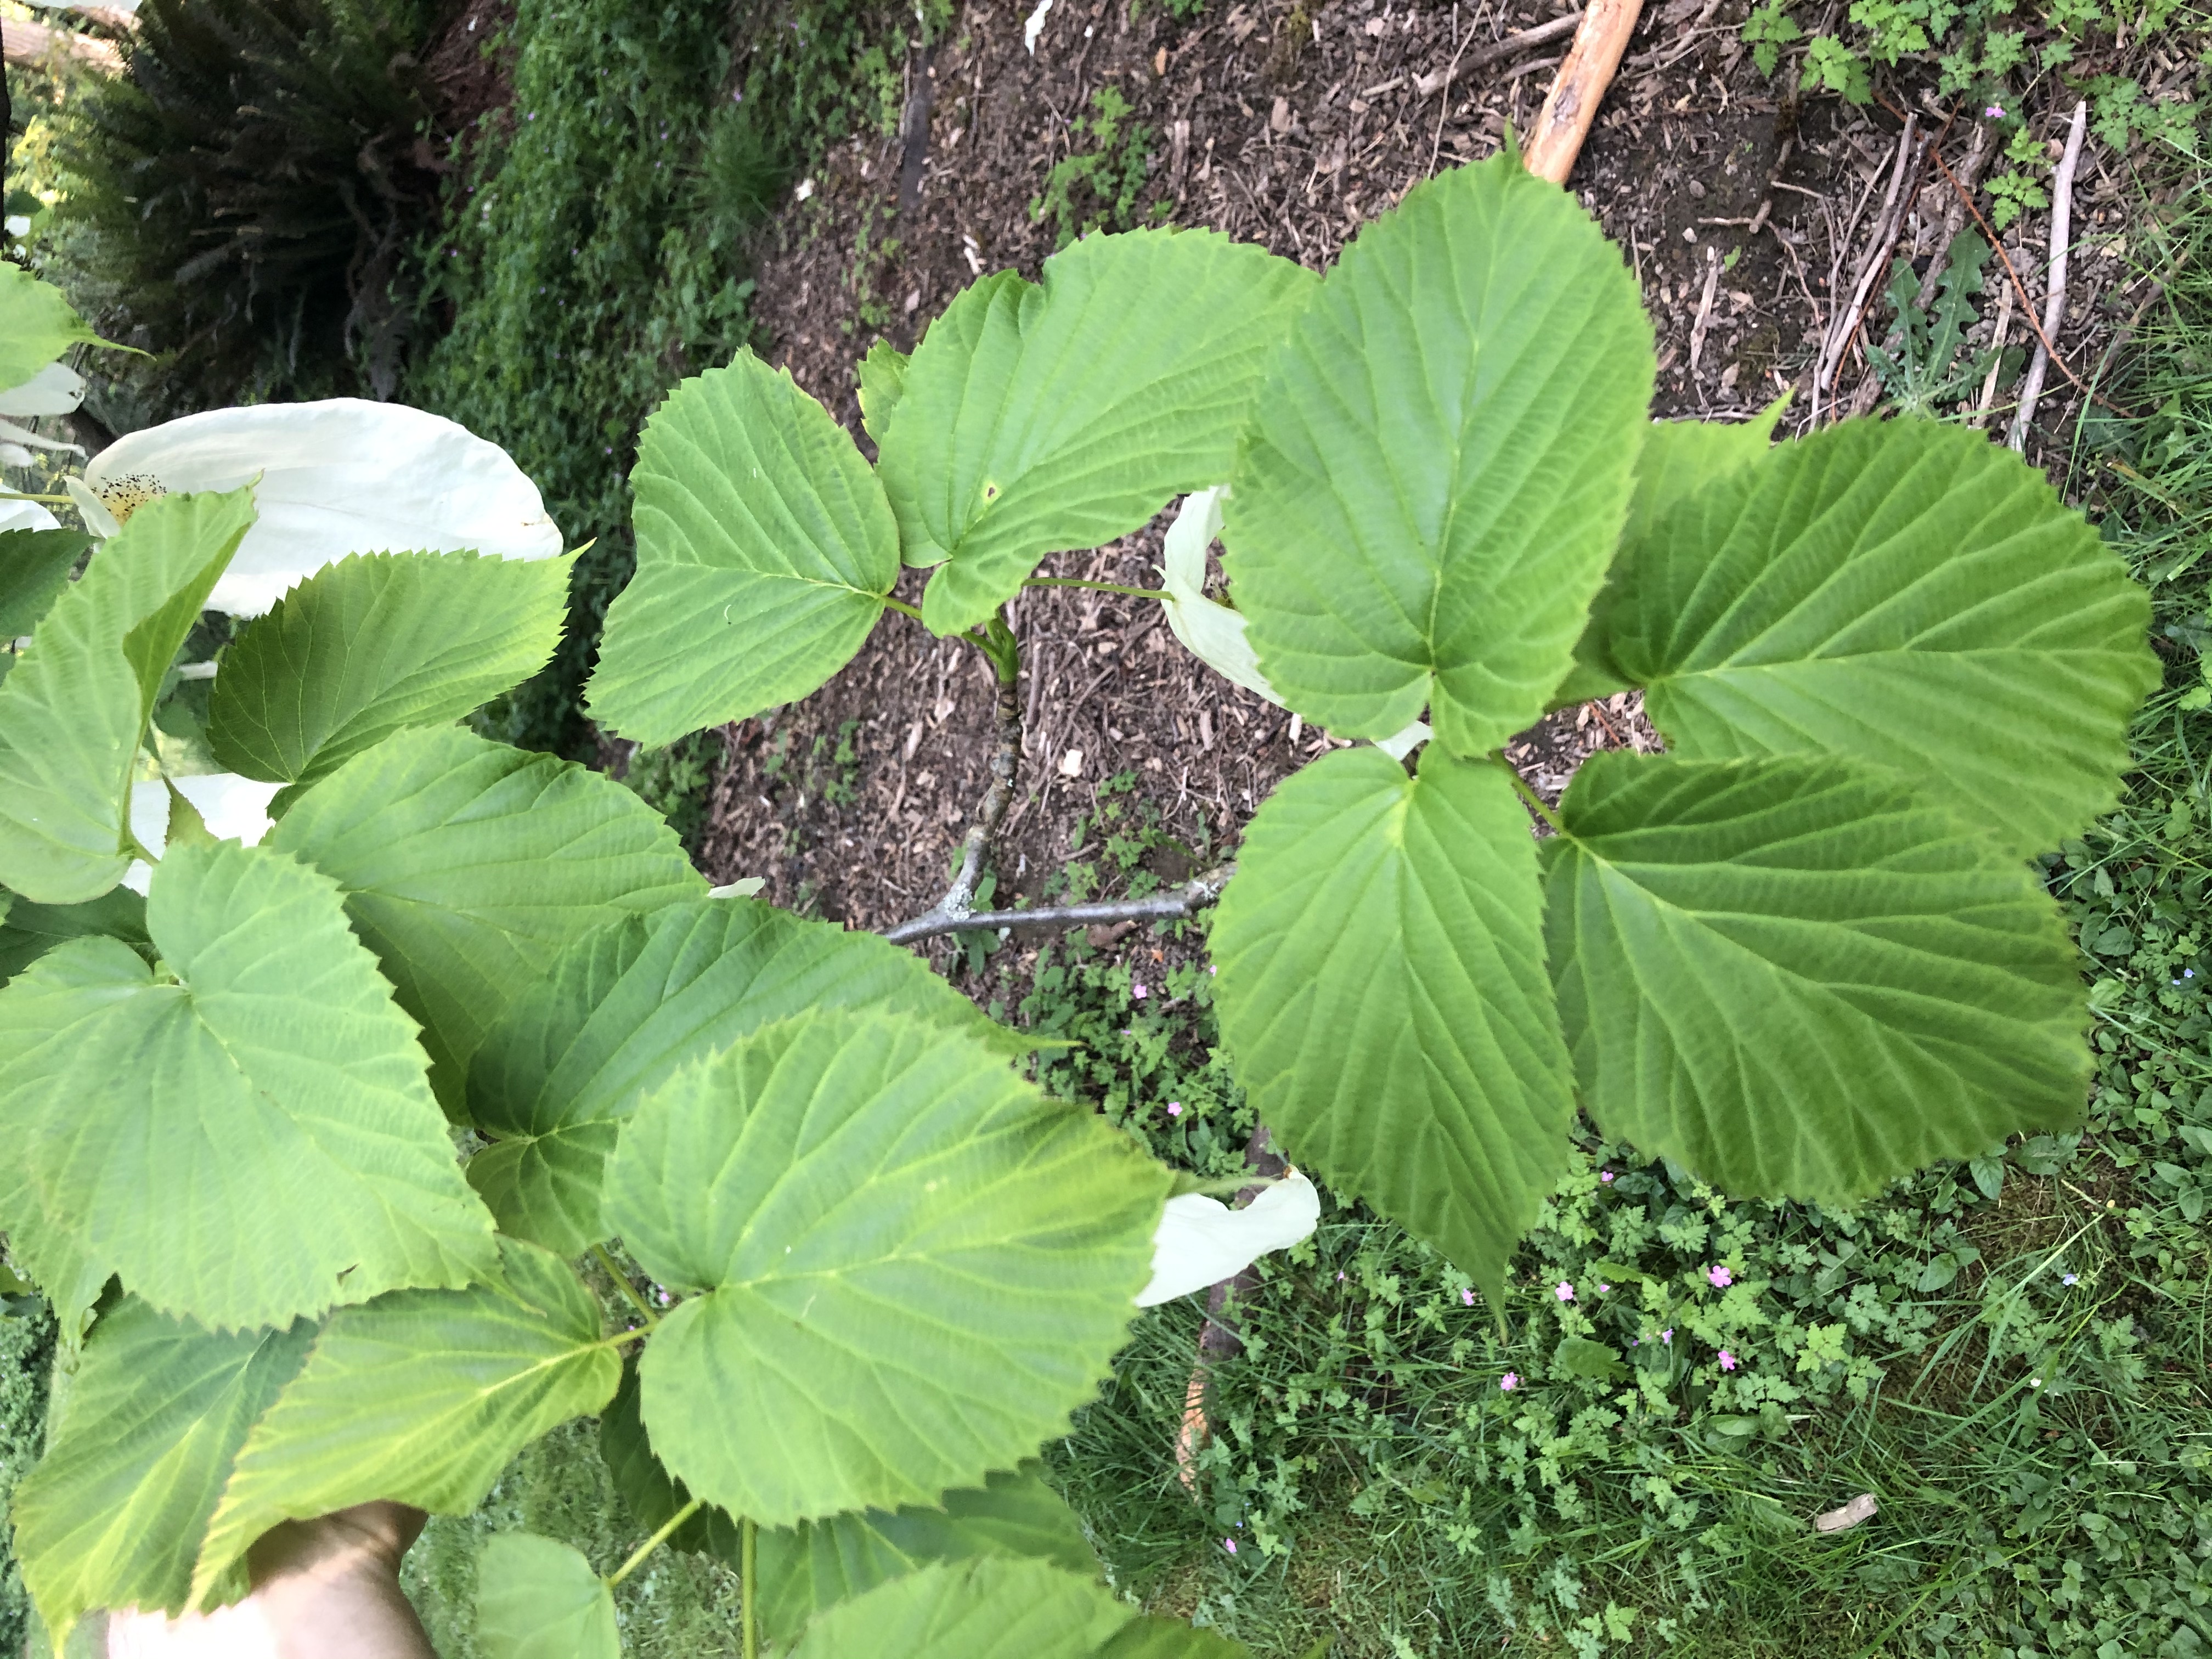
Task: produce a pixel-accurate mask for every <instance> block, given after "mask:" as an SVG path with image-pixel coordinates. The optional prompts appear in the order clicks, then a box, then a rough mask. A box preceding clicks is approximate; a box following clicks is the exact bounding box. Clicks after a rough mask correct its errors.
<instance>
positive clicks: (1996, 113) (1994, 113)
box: [1982, 104, 2004, 121]
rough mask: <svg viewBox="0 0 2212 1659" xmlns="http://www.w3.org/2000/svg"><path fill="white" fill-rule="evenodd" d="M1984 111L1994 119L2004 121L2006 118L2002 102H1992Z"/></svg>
mask: <svg viewBox="0 0 2212 1659" xmlns="http://www.w3.org/2000/svg"><path fill="white" fill-rule="evenodd" d="M1982 113H1983V114H1984V115H1985V116H1987V117H1988V118H1990V120H1992V121H2002V120H2003V119H2004V106H2003V105H2002V104H1991V105H1990V106H1989V107H1988V108H1987V109H1985V110H1984V111H1983V112H1982Z"/></svg>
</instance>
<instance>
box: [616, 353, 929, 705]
mask: <svg viewBox="0 0 2212 1659" xmlns="http://www.w3.org/2000/svg"><path fill="white" fill-rule="evenodd" d="M630 485H631V488H632V489H635V491H636V492H637V512H636V523H637V574H635V576H633V577H631V578H630V582H629V586H627V587H625V588H624V589H623V591H622V592H621V594H620V595H619V596H618V597H617V599H616V600H615V602H614V605H613V606H612V608H611V609H610V610H609V611H608V612H607V625H606V632H605V638H604V639H603V640H602V641H601V643H600V646H599V670H598V671H597V672H596V673H594V674H593V675H592V684H591V692H590V696H591V704H592V714H593V715H594V716H595V717H596V718H597V719H598V720H599V722H600V723H601V724H602V725H605V726H612V727H614V729H615V730H617V731H618V732H621V733H622V734H623V736H624V737H628V738H636V739H637V740H638V741H639V742H641V743H653V744H661V743H672V742H674V741H675V740H676V739H677V738H680V737H682V736H683V735H684V733H685V732H692V731H696V730H697V729H698V728H699V727H701V726H719V725H720V724H721V723H722V722H723V721H725V720H742V719H744V717H745V716H746V715H748V714H758V713H759V712H760V711H761V710H762V709H763V708H774V707H775V705H776V704H778V703H784V702H795V701H797V700H798V699H799V698H800V697H803V696H805V695H806V694H807V693H808V692H810V691H811V690H814V689H815V688H816V687H817V686H818V685H820V684H822V683H823V681H825V680H827V679H828V678H829V677H830V676H831V675H832V674H834V673H836V671H838V670H839V669H840V668H842V667H843V666H844V665H846V664H847V663H848V662H849V661H851V660H852V658H853V653H854V652H856V651H858V650H859V649H860V646H861V644H862V642H863V641H866V639H867V637H868V630H869V629H872V628H873V627H874V626H875V623H876V618H877V617H879V616H881V615H882V614H883V611H884V596H885V595H886V594H888V593H889V592H890V591H891V586H892V584H893V583H894V582H896V580H898V574H899V561H898V526H897V525H896V522H895V521H894V520H892V517H891V512H890V506H889V505H888V504H887V503H886V502H885V501H884V490H883V486H882V485H881V484H880V483H878V482H877V481H876V475H875V473H874V472H873V471H872V470H871V469H870V468H869V466H868V464H867V463H866V461H865V460H863V459H860V451H859V450H858V449H856V448H854V445H853V440H852V438H851V436H850V435H848V433H846V432H845V430H844V429H843V428H841V427H840V426H839V425H838V424H837V422H836V421H834V420H832V419H831V418H830V416H829V410H825V409H823V407H822V405H821V404H817V403H816V402H815V401H814V399H813V398H810V397H808V396H807V395H806V394H805V392H801V391H800V390H799V388H798V387H797V386H794V385H793V384H792V380H791V375H790V374H789V373H788V372H787V370H783V369H773V368H769V366H768V365H767V364H766V363H763V362H761V360H760V359H759V358H757V357H756V356H753V355H752V354H751V353H750V352H749V351H741V352H739V353H738V356H737V359H736V361H735V362H732V363H731V364H730V365H729V366H728V367H727V368H718V369H710V370H709V371H708V373H706V374H702V375H701V376H699V377H698V378H697V379H696V380H686V381H685V382H684V384H683V385H681V386H678V387H677V389H676V390H675V392H673V393H671V395H670V397H669V399H668V401H667V402H666V403H665V404H662V405H661V406H660V408H659V411H658V412H657V413H655V414H654V416H653V418H652V419H651V420H649V421H647V422H646V426H645V435H644V436H643V437H642V438H641V440H640V441H639V443H638V453H637V465H636V467H635V470H634V471H632V472H631V473H630Z"/></svg>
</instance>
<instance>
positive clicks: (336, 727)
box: [208, 553, 574, 783]
mask: <svg viewBox="0 0 2212 1659" xmlns="http://www.w3.org/2000/svg"><path fill="white" fill-rule="evenodd" d="M573 563H574V560H573V558H563V559H538V560H525V559H499V558H483V557H480V556H477V555H476V554H474V553H365V554H364V553H356V554H355V555H353V556H350V557H349V558H344V559H341V560H340V561H338V562H337V563H336V564H334V565H330V566H326V567H325V568H323V569H322V570H319V571H318V572H317V573H316V574H313V575H312V576H310V577H308V578H307V580H306V581H304V582H302V583H301V584H300V585H299V586H297V587H295V588H293V589H292V590H291V591H290V592H288V593H286V594H285V595H284V596H283V598H282V599H278V600H277V601H276V608H275V609H273V610H272V611H270V612H269V614H268V615H267V616H265V617H261V618H259V619H258V620H257V621H255V622H253V623H251V624H249V625H248V626H247V628H246V632H245V633H244V634H243V635H241V636H240V638H239V640H238V641H237V642H236V643H235V644H234V645H233V646H232V647H230V648H229V649H228V651H226V652H225V653H223V659H222V673H221V674H219V675H218V676H216V680H215V684H214V688H213V690H212V691H211V692H210V696H209V699H208V743H209V746H210V748H211V749H212V750H214V751H215V757H216V759H217V760H218V761H220V762H222V764H223V765H225V766H227V767H228V768H229V769H231V770H232V771H234V772H237V773H240V774H242V775H245V776H246V777H249V778H260V779H263V780H264V781H269V782H272V783H275V782H283V783H312V782H313V781H315V780H316V779H318V778H320V777H325V776H327V775H329V774H330V773H331V772H334V771H336V770H337V768H338V766H339V765H340V764H341V763H343V762H344V761H347V760H349V759H350V758H351V757H354V756H355V755H357V754H359V753H360V752H361V751H362V750H364V749H366V748H368V746H369V745H370V744H374V743H375V742H376V741H378V740H379V739H380V738H385V737H387V736H389V735H390V734H391V733H392V732H397V731H398V730H400V729H401V728H402V727H404V726H441V725H444V724H446V723H447V722H448V721H452V720H459V718H460V717H461V716H462V715H464V714H467V713H468V712H469V711H470V710H471V709H472V708H476V707H477V706H478V705H479V704H481V703H483V702H486V701H488V700H489V699H490V698H492V697H495V696H498V695H499V694H500V693H501V692H502V691H505V690H507V689H508V688H509V687H511V686H514V685H517V684H520V683H521V682H522V681H524V680H526V679H528V678H530V677H531V676H532V674H534V673H536V672H537V671H538V670H539V669H540V668H543V667H544V665H545V664H546V661H547V659H550V657H551V656H552V654H553V647H555V646H556V644H558V643H559V642H560V638H561V626H562V619H563V617H565V615H566V613H567V606H568V571H569V567H570V566H571V565H572V564H573Z"/></svg>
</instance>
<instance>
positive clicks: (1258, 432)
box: [1222, 155, 1652, 755]
mask: <svg viewBox="0 0 2212 1659" xmlns="http://www.w3.org/2000/svg"><path fill="white" fill-rule="evenodd" d="M1651 380H1652V356H1651V325H1650V323H1649V322H1647V321H1646V320H1645V319H1644V311H1643V307H1641V306H1640V305H1638V302H1637V295H1636V283H1635V281H1634V279H1633V278H1632V277H1631V276H1630V275H1629V274H1628V271H1627V270H1626V268H1625V267H1624V266H1623V265H1622V264H1621V262H1620V254H1619V252H1617V251H1616V250H1615V249H1614V248H1613V246H1611V245H1610V244H1608V243H1607V241H1606V240H1605V238H1604V236H1603V235H1602V234H1601V233H1600V231H1599V230H1598V228H1597V226H1596V225H1595V223H1594V222H1592V221H1591V220H1590V218H1589V216H1588V215H1586V214H1584V213H1583V210H1582V209H1581V208H1580V207H1578V206H1577V204H1575V202H1574V199H1573V198H1572V197H1570V196H1567V195H1566V194H1565V193H1564V192H1563V191H1560V190H1559V189H1558V188H1557V187H1556V186H1554V185H1548V184H1546V183H1544V182H1543V181H1542V180H1541V179H1536V178H1534V177H1532V176H1531V175H1530V174H1528V173H1527V172H1526V171H1524V170H1523V168H1522V166H1521V163H1520V161H1519V158H1518V157H1517V156H1516V155H1500V156H1497V157H1495V158H1493V159H1492V160H1491V161H1486V162H1483V163H1481V164H1480V165H1478V166H1474V167H1461V168H1458V169H1456V170H1455V171H1453V172H1450V173H1444V174H1443V175H1441V176H1439V177H1437V178H1436V179H1431V180H1430V181H1429V182H1427V183H1426V184H1424V185H1417V186H1416V187H1415V188H1414V189H1413V191H1411V192H1410V193H1408V194H1407V197H1406V199H1405V201H1404V202H1403V203H1402V204H1401V205H1400V206H1399V207H1398V208H1397V209H1396V210H1395V211H1393V212H1391V213H1389V214H1386V215H1385V216H1383V217H1382V218H1381V219H1378V220H1377V221H1376V222H1375V223H1373V224H1372V225H1370V226H1369V227H1368V228H1366V229H1365V230H1364V231H1363V232H1362V233H1361V234H1360V235H1359V237H1358V240H1356V241H1354V242H1353V243H1352V246H1349V247H1347V248H1346V250H1345V252H1344V257H1343V258H1341V259H1340V261H1339V262H1338V264H1337V266H1336V268H1335V270H1332V271H1331V272H1330V273H1329V275H1328V280H1327V281H1326V282H1324V283H1322V290H1321V294H1320V296H1319V297H1318V298H1317V299H1316V301H1314V303H1313V304H1312V305H1311V306H1310V307H1308V308H1307V309H1306V311H1305V312H1304V314H1303V315H1302V316H1300V317H1299V319H1297V324H1296V325H1295V326H1294V327H1293V329H1292V330H1291V337H1290V341H1289V343H1288V345H1287V346H1286V348H1285V349H1284V350H1283V351H1282V352H1281V353H1280V354H1279V356H1277V357H1276V359H1275V361H1274V363H1273V368H1271V370H1270V371H1269V374H1268V376H1267V384H1266V386H1264V387H1263V388H1262V390H1261V394H1260V398H1259V401H1258V403H1257V404H1256V406H1255V413H1254V416H1253V422H1252V428H1251V430H1250V432H1249V433H1248V434H1247V435H1246V437H1245V441H1244V447H1243V453H1242V455H1241V456H1240V458H1239V459H1238V462H1237V471H1236V473H1235V475H1234V482H1235V488H1234V489H1233V490H1232V492H1231V495H1230V496H1229V499H1228V502H1227V507H1226V514H1225V522H1224V526H1223V532H1222V540H1223V544H1224V546H1225V554H1224V556H1223V562H1224V565H1225V568H1226V569H1227V570H1228V572H1229V574H1230V577H1231V582H1232V584H1233V586H1234V591H1235V592H1236V596H1237V606H1238V608H1239V609H1240V610H1241V611H1243V614H1244V616H1245V617H1246V618H1247V619H1248V621H1249V637H1250V639H1251V641H1252V644H1253V647H1255V649H1256V650H1257V651H1258V653H1259V657H1260V669H1261V672H1262V673H1264V674H1265V675H1266V676H1267V680H1268V683H1269V684H1272V685H1273V687H1274V689H1275V691H1276V694H1277V695H1278V696H1280V697H1281V699H1282V700H1283V702H1285V703H1286V704H1288V705H1289V706H1290V707H1291V708H1295V709H1297V711H1298V712H1299V713H1300V714H1304V715H1305V716H1306V718H1307V719H1309V720H1315V721H1317V722H1319V723H1321V724H1322V725H1325V726H1328V728H1329V730H1330V731H1332V732H1338V733H1340V734H1343V735H1347V736H1355V737H1365V738H1387V737H1389V736H1390V735H1391V734H1392V733H1393V732H1398V731H1401V730H1403V729H1404V727H1405V726H1407V725H1408V724H1409V723H1410V722H1412V721H1413V720H1418V719H1419V718H1420V717H1421V711H1422V709H1423V708H1428V709H1429V710H1430V711H1431V712H1430V714H1429V715H1428V720H1429V722H1430V724H1431V725H1432V726H1435V728H1436V733H1437V740H1438V741H1439V742H1440V743H1442V744H1443V745H1444V746H1445V747H1446V748H1448V749H1449V750H1452V751H1453V752H1455V753H1456V754H1462V755H1474V754H1480V753H1483V752H1485V751H1486V750H1491V749H1494V748H1496V747H1497V746H1498V744H1500V743H1502V742H1503V741H1504V739H1505V738H1507V737H1509V736H1510V735H1511V734H1512V733H1513V732H1517V731H1520V730H1521V729H1522V727H1524V726H1528V724H1529V723H1530V722H1531V721H1532V720H1534V719H1535V718H1536V716H1537V715H1539V714H1541V713H1542V712H1543V710H1544V707H1545V703H1546V700H1547V696H1549V694H1550V693H1551V691H1552V690H1553V687H1555V686H1557V685H1558V684H1559V682H1560V681H1561V680H1562V679H1563V678H1565V675H1566V672H1567V668H1568V665H1569V663H1570V661H1571V659H1572V656H1573V652H1574V647H1575V641H1576V640H1577V637H1579V635H1581V632H1582V629H1583V619H1584V617H1585V615H1586V613H1587V610H1588V606H1589V600H1590V597H1591V595H1592V594H1594V593H1595V592H1596V591H1597V587H1598V584H1599V582H1600V581H1601V580H1602V578H1603V576H1604V574H1605V568H1606V565H1607V561H1609V560H1610V559H1611V558H1612V556H1613V548H1614V545H1615V543H1616V540H1617V538H1618V537H1619V535H1620V526H1621V522H1622V516H1623V513H1625V511H1626V507H1627V502H1628V498H1629V488H1630V469H1631V467H1632V465H1633V463H1634V461H1635V459H1636V452H1637V446H1638V443H1639V442H1640V441H1642V439H1643V436H1644V427H1645V424H1646V422H1645V419H1644V412H1645V405H1646V404H1647V403H1648V402H1649V401H1650V395H1651Z"/></svg>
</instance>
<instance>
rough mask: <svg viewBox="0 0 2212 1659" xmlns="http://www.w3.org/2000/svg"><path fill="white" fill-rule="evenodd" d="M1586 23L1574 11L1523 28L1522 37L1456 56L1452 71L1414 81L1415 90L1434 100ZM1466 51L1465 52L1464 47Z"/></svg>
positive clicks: (1495, 42)
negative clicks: (1489, 67) (1462, 78)
mask: <svg viewBox="0 0 2212 1659" xmlns="http://www.w3.org/2000/svg"><path fill="white" fill-rule="evenodd" d="M1581 21H1583V15H1582V13H1580V12H1578V11H1571V12H1569V13H1568V14H1567V15H1565V16H1564V17H1554V18H1553V20H1552V21H1550V22H1548V23H1539V24H1537V25H1536V27H1534V28H1533V29H1522V31H1521V32H1520V33H1518V34H1509V35H1507V36H1506V37H1505V38H1504V40H1493V41H1492V42H1491V43H1490V44H1489V45H1488V46H1478V47H1477V48H1476V49H1475V50H1474V51H1473V52H1467V53H1466V55H1465V56H1464V57H1459V56H1455V57H1454V58H1453V59H1452V61H1451V64H1450V66H1449V68H1445V69H1441V70H1433V71H1431V73H1429V74H1427V75H1424V76H1419V77H1418V78H1417V79H1416V80H1415V81H1414V82H1413V90H1414V91H1415V92H1417V93H1419V94H1420V95H1421V96H1422V97H1424V98H1433V97H1434V96H1436V94H1438V93H1440V92H1442V91H1443V89H1444V88H1446V87H1448V86H1449V85H1451V83H1452V82H1455V81H1456V80H1458V79H1459V77H1460V76H1462V75H1466V74H1468V73H1470V72H1471V71H1473V70H1479V69H1481V68H1482V67H1484V65H1486V64H1495V63H1498V62H1500V61H1501V60H1503V59H1504V58H1510V57H1512V56H1514V55H1515V54H1516V53H1517V52H1528V51H1531V50H1533V49H1534V48H1535V47H1537V46H1549V45H1550V44H1551V43H1552V42H1553V41H1554V40H1559V38H1560V37H1561V36H1562V35H1568V34H1572V33H1574V32H1575V27H1576V26H1577V24H1579V23H1580V22H1581ZM1462 51H1463V52H1464V51H1465V48H1464V46H1462Z"/></svg>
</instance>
